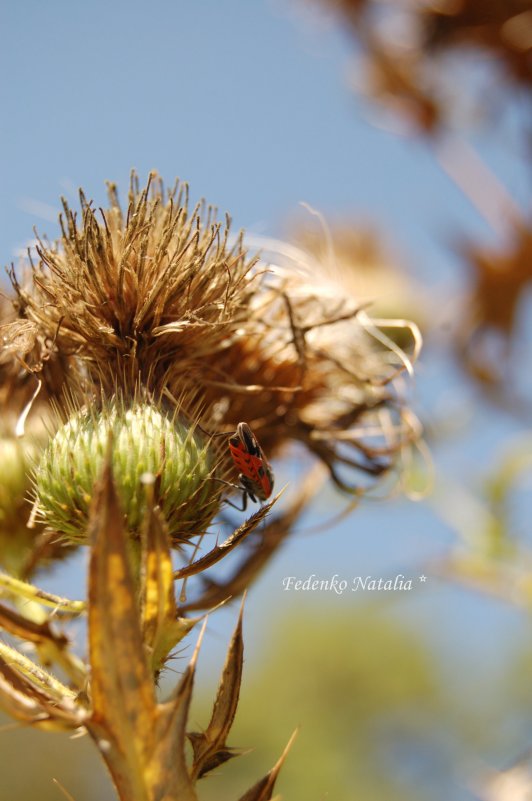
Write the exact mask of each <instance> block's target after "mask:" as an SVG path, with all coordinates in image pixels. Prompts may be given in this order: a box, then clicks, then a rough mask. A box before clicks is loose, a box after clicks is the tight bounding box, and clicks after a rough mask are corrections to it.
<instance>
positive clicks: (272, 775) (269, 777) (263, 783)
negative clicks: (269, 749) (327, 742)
mask: <svg viewBox="0 0 532 801" xmlns="http://www.w3.org/2000/svg"><path fill="white" fill-rule="evenodd" d="M296 736H297V729H296V731H295V732H294V733H293V734H292V736H291V737H290V739H289V740H288V743H287V745H286V748H285V749H284V751H283V753H282V754H281V756H280V758H279V760H278V761H277V762H276V763H275V765H274V766H273V768H272V769H271V770H270V772H269V773H267V774H266V776H264V777H263V778H262V779H260V781H258V782H257V784H255V785H253V787H252V788H251V789H250V790H248V791H247V793H245V794H244V795H243V796H241V797H240V798H239V800H238V801H271V798H272V794H273V791H274V788H275V782H276V781H277V776H278V775H279V772H280V770H281V768H282V767H283V764H284V761H285V759H286V757H287V756H288V752H289V751H290V748H291V747H292V743H293V742H294V740H295V738H296Z"/></svg>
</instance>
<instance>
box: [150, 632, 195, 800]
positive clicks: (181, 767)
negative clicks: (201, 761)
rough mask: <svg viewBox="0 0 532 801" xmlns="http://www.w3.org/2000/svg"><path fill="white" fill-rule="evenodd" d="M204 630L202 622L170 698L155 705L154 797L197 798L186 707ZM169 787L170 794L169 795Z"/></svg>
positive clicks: (151, 766)
mask: <svg viewBox="0 0 532 801" xmlns="http://www.w3.org/2000/svg"><path fill="white" fill-rule="evenodd" d="M204 631H205V624H204V625H203V628H202V630H201V633H200V637H199V639H198V644H197V646H196V648H195V650H194V654H193V656H192V659H191V660H190V663H189V664H188V666H187V669H186V671H185V673H184V674H183V676H182V678H181V681H180V682H179V684H178V686H177V688H176V689H175V691H174V693H173V696H172V698H171V699H170V700H169V701H168V702H167V703H165V704H162V705H160V706H159V707H158V710H157V713H158V714H157V723H156V738H157V743H158V748H157V751H156V753H155V754H154V756H153V759H152V761H151V764H150V769H151V771H152V774H153V776H157V777H158V779H159V781H158V785H157V786H158V789H159V792H160V796H159V795H156V796H155V797H157V798H159V797H160V798H164V799H166V798H168V799H170V798H178V799H179V801H197V796H196V793H195V791H194V782H193V780H192V778H191V776H190V774H189V771H188V766H187V762H186V752H185V744H186V724H187V720H188V712H189V708H190V699H191V696H192V689H193V685H194V675H195V672H196V662H197V658H198V653H199V648H200V645H201V640H202V637H203V632H204ZM170 790H172V791H173V795H170Z"/></svg>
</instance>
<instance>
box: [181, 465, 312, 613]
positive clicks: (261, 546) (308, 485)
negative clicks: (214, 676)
mask: <svg viewBox="0 0 532 801" xmlns="http://www.w3.org/2000/svg"><path fill="white" fill-rule="evenodd" d="M322 481H323V471H322V470H321V469H320V471H319V472H318V471H316V470H314V469H313V470H310V471H309V473H308V474H307V476H306V477H305V479H304V481H303V482H302V483H301V485H300V487H299V491H298V493H297V495H296V497H295V498H294V499H292V501H291V503H290V506H289V507H288V508H287V509H285V510H283V512H282V513H281V514H279V515H276V516H275V517H274V518H273V519H270V520H269V521H268V522H267V523H266V524H265V525H264V527H263V528H262V529H261V532H260V540H259V541H258V543H257V544H256V545H255V546H254V548H253V550H252V551H251V553H250V554H249V556H246V557H245V558H244V559H243V560H242V561H241V562H240V564H239V565H238V566H237V568H236V569H235V570H234V572H233V573H232V574H231V576H230V577H229V579H227V581H225V582H224V583H223V584H219V583H217V582H214V581H211V580H209V579H204V581H205V584H206V586H205V589H204V591H203V593H202V594H201V595H200V597H199V598H197V599H195V600H192V601H190V602H188V603H186V604H185V605H184V606H183V607H182V611H190V610H199V609H211V608H212V607H214V606H216V605H218V604H220V603H223V602H224V601H226V600H227V599H228V598H230V597H233V598H234V597H237V596H239V595H241V594H242V593H243V592H244V590H246V589H247V587H249V585H250V583H251V582H252V581H253V579H254V578H255V577H256V576H257V575H258V573H260V571H261V570H262V569H263V568H264V566H265V565H266V564H267V562H268V561H269V559H270V558H271V557H272V556H273V554H274V553H275V552H276V551H277V549H278V548H279V546H280V545H281V544H282V542H283V540H284V539H285V538H286V537H287V536H288V534H289V533H290V531H291V530H292V527H293V525H294V523H295V522H296V521H297V519H298V517H299V516H300V514H301V512H302V511H303V509H304V508H305V506H306V504H307V503H308V500H309V498H310V497H312V496H313V495H315V493H316V491H317V487H318V486H319V485H320V484H321V483H322ZM233 536H234V535H233ZM207 556H208V554H207ZM204 558H206V557H204ZM198 561H201V560H198ZM194 564H198V562H195V563H194ZM190 567H192V565H191V566H190ZM184 569H185V570H186V569H187V568H184Z"/></svg>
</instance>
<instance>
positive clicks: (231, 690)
mask: <svg viewBox="0 0 532 801" xmlns="http://www.w3.org/2000/svg"><path fill="white" fill-rule="evenodd" d="M242 612H243V607H242V608H241V609H240V614H239V616H238V623H237V626H236V629H235V631H234V634H233V637H232V639H231V643H230V645H229V650H228V652H227V658H226V661H225V665H224V669H223V672H222V677H221V679H220V684H219V686H218V693H217V695H216V700H215V702H214V707H213V711H212V716H211V720H210V723H209V725H208V726H207V728H206V729H205V731H204V732H201V733H199V732H190V733H189V734H188V737H189V739H190V742H191V743H192V748H193V750H194V764H193V766H192V776H193V777H198V778H201V777H202V776H204V775H205V774H206V773H208V772H209V771H211V770H213V768H216V767H218V766H219V765H221V764H222V763H223V762H226V761H227V760H228V759H231V758H232V757H234V756H237V755H238V751H234V750H233V749H231V748H227V746H226V744H225V741H226V739H227V736H228V734H229V731H230V729H231V726H232V725H233V720H234V718H235V714H236V709H237V705H238V697H239V694H240V683H241V681H242V667H243V664H244V641H243V638H242Z"/></svg>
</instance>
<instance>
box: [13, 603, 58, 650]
mask: <svg viewBox="0 0 532 801" xmlns="http://www.w3.org/2000/svg"><path fill="white" fill-rule="evenodd" d="M0 626H1V627H2V628H3V629H4V631H7V632H9V634H13V635H14V636H15V637H20V638H22V639H24V640H26V641H27V642H32V643H35V644H37V645H40V644H42V643H46V642H49V643H53V644H54V645H55V646H56V647H57V648H64V647H65V645H66V644H67V642H68V640H67V638H66V637H65V636H64V635H63V634H56V633H55V632H54V631H53V630H52V629H51V628H50V625H49V623H48V621H45V622H43V623H36V622H35V621H34V620H31V619H30V618H27V617H25V616H24V615H22V614H20V613H19V612H16V611H15V610H14V609H10V608H9V607H8V606H5V605H4V604H0Z"/></svg>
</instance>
